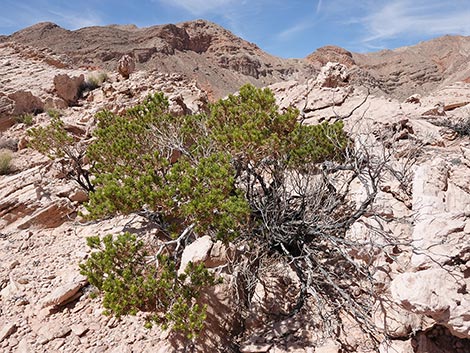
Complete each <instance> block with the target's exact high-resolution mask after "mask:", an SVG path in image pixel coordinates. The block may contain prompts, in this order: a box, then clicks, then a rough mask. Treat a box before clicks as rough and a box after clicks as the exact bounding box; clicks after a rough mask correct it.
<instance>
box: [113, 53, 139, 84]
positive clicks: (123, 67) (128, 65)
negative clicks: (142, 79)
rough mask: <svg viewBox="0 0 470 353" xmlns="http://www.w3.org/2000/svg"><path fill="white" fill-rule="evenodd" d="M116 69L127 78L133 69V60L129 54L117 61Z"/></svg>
mask: <svg viewBox="0 0 470 353" xmlns="http://www.w3.org/2000/svg"><path fill="white" fill-rule="evenodd" d="M117 70H118V72H119V74H120V75H121V76H122V77H124V78H125V79H128V78H129V76H130V75H131V73H133V72H134V70H135V60H134V59H133V58H132V57H131V56H129V55H124V56H123V57H122V58H121V59H119V61H118V67H117Z"/></svg>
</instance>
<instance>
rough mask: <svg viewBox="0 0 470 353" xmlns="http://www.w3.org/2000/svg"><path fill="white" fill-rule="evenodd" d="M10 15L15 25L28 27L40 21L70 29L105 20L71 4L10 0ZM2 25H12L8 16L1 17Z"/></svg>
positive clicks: (95, 13)
mask: <svg viewBox="0 0 470 353" xmlns="http://www.w3.org/2000/svg"><path fill="white" fill-rule="evenodd" d="M9 4H10V9H9V17H10V18H14V19H15V22H14V25H15V26H18V27H27V26H30V25H33V24H35V23H38V22H54V23H57V24H58V25H60V26H63V27H65V28H68V29H77V28H82V27H87V26H95V25H102V24H104V21H103V19H102V17H101V16H100V15H99V13H98V12H96V11H92V10H87V9H85V8H79V7H77V8H76V9H75V8H72V7H70V6H67V7H65V6H62V7H60V8H59V7H57V6H40V4H38V6H33V5H30V4H27V3H21V2H19V1H18V2H15V3H12V2H10V3H9ZM0 26H1V27H8V26H12V22H11V21H9V20H8V18H5V17H0Z"/></svg>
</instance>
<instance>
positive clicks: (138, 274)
mask: <svg viewBox="0 0 470 353" xmlns="http://www.w3.org/2000/svg"><path fill="white" fill-rule="evenodd" d="M87 243H88V246H90V248H92V249H93V250H95V251H94V252H92V253H91V255H90V257H89V258H88V259H87V261H86V262H84V263H83V264H81V265H80V269H81V273H82V274H83V275H85V276H87V277H88V280H89V281H90V283H91V284H92V285H94V286H95V287H96V288H98V289H99V290H100V291H102V292H103V293H104V295H103V306H104V307H105V309H106V312H105V314H108V315H110V314H114V315H115V316H117V317H120V316H122V315H135V314H136V313H137V312H138V311H144V312H148V313H149V315H148V317H147V319H148V326H150V325H151V323H152V322H157V323H159V324H161V325H163V326H164V327H168V326H171V328H172V330H174V331H181V332H183V333H184V334H185V335H186V336H187V337H188V338H189V339H192V338H194V337H195V336H196V335H197V333H198V332H199V331H200V330H201V329H202V327H203V323H204V319H205V316H206V307H205V306H201V305H199V304H198V303H197V302H196V299H197V298H198V297H199V294H200V292H201V290H203V289H204V288H206V287H208V286H213V285H214V284H215V283H216V281H215V278H214V275H213V274H211V273H209V271H208V270H207V269H206V268H205V267H204V265H203V264H199V265H195V264H193V263H189V265H188V266H187V267H186V270H185V272H184V273H181V274H178V273H177V271H176V266H175V263H174V261H172V260H170V259H169V258H168V257H164V256H159V258H158V261H159V266H158V267H155V266H152V265H151V264H153V263H154V262H155V261H152V258H151V257H149V256H148V254H147V251H146V250H145V247H144V243H143V242H142V241H140V240H138V239H137V238H136V236H135V235H132V234H130V233H124V234H120V235H118V236H117V237H116V238H113V236H112V235H107V236H105V237H104V238H103V239H100V238H99V237H90V238H88V239H87Z"/></svg>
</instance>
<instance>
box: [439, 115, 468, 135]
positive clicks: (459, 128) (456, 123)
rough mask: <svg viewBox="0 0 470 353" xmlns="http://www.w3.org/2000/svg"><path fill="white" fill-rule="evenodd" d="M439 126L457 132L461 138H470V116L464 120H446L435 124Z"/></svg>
mask: <svg viewBox="0 0 470 353" xmlns="http://www.w3.org/2000/svg"><path fill="white" fill-rule="evenodd" d="M434 124H435V125H437V126H443V127H446V128H448V129H451V130H453V131H455V132H456V133H457V134H458V135H459V136H460V137H462V136H470V116H469V117H466V118H462V119H457V120H451V119H445V120H440V121H437V122H435V123H434Z"/></svg>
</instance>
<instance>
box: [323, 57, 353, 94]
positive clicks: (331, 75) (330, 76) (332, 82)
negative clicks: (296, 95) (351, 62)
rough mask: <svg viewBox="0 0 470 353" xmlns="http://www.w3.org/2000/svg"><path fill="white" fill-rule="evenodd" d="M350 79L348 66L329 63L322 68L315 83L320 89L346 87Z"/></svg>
mask: <svg viewBox="0 0 470 353" xmlns="http://www.w3.org/2000/svg"><path fill="white" fill-rule="evenodd" d="M348 77H349V74H348V71H347V68H346V66H344V65H342V64H340V63H332V62H329V63H327V64H326V65H325V66H323V67H322V68H321V70H320V73H319V74H318V77H317V80H316V82H315V83H316V84H317V85H318V86H320V87H329V88H335V87H339V86H345V85H346V84H347V80H348Z"/></svg>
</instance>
